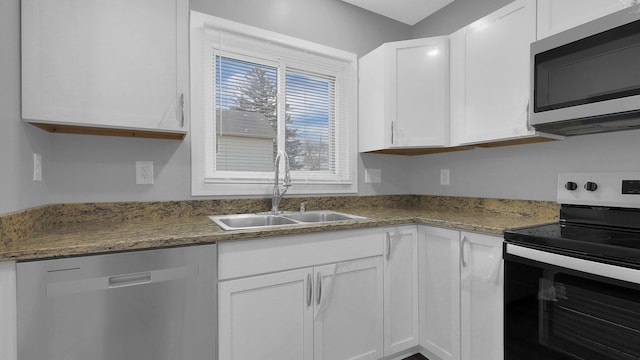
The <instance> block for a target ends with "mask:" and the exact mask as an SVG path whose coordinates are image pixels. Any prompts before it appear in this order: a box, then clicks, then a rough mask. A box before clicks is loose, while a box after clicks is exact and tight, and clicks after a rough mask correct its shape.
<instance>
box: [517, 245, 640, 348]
mask: <svg viewBox="0 0 640 360" xmlns="http://www.w3.org/2000/svg"><path fill="white" fill-rule="evenodd" d="M504 258H505V291H504V301H505V304H504V311H505V337H504V339H505V360H542V359H544V360H577V359H580V360H632V359H636V360H637V359H640V270H637V269H632V268H626V267H621V266H614V265H608V264H604V263H600V262H595V261H589V260H583V259H579V258H575V257H570V256H566V255H560V254H555V253H550V252H546V251H540V250H535V249H531V248H527V247H522V246H518V245H513V244H507V245H506V251H505V255H504Z"/></svg>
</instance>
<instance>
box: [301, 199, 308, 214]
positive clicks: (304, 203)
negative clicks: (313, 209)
mask: <svg viewBox="0 0 640 360" xmlns="http://www.w3.org/2000/svg"><path fill="white" fill-rule="evenodd" d="M305 211H307V202H306V201H303V202H301V203H300V212H305Z"/></svg>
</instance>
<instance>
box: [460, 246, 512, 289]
mask: <svg viewBox="0 0 640 360" xmlns="http://www.w3.org/2000/svg"><path fill="white" fill-rule="evenodd" d="M474 260H475V259H474V258H472V259H471V263H470V264H469V266H471V271H469V272H467V274H465V276H464V277H463V279H462V280H463V281H467V280H470V279H469V278H472V279H474V280H477V281H480V282H482V283H485V284H497V283H498V281H499V279H500V266H501V265H502V247H501V246H496V247H495V248H493V249H492V250H491V252H490V253H489V254H488V255H487V256H485V257H484V258H483V259H482V260H481V261H477V262H476V261H474Z"/></svg>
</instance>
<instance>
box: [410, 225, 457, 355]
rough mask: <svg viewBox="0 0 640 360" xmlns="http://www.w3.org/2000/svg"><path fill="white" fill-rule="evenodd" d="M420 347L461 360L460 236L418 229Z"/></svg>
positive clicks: (444, 231) (455, 233)
mask: <svg viewBox="0 0 640 360" xmlns="http://www.w3.org/2000/svg"><path fill="white" fill-rule="evenodd" d="M418 249H419V262H420V273H419V279H420V285H419V286H420V345H421V346H422V347H423V348H425V349H426V350H427V351H429V352H430V353H432V354H434V355H436V356H437V357H438V358H440V359H441V360H458V359H460V233H459V232H458V231H454V230H448V229H439V228H432V227H426V226H421V227H419V243H418Z"/></svg>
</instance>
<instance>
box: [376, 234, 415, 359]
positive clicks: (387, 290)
mask: <svg viewBox="0 0 640 360" xmlns="http://www.w3.org/2000/svg"><path fill="white" fill-rule="evenodd" d="M384 236H385V263H384V355H385V356H389V355H392V354H397V353H399V352H402V351H406V350H408V349H411V348H412V347H414V346H416V345H418V342H419V326H418V325H419V316H418V303H419V301H418V299H419V297H418V231H417V227H416V226H415V225H413V226H401V227H393V228H386V229H384Z"/></svg>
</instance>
